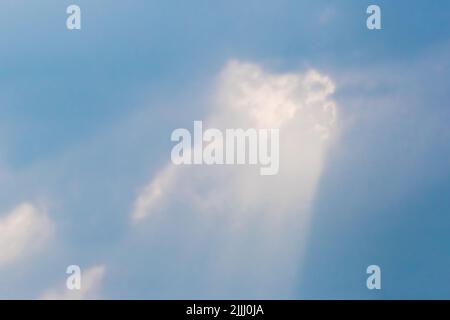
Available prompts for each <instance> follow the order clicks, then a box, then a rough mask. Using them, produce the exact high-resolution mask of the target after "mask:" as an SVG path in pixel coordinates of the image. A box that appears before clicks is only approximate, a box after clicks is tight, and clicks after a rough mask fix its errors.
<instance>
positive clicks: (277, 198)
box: [131, 61, 337, 295]
mask: <svg viewBox="0 0 450 320" xmlns="http://www.w3.org/2000/svg"><path fill="white" fill-rule="evenodd" d="M334 90H335V86H334V83H333V81H332V80H331V79H330V78H329V77H327V76H326V75H323V74H321V73H319V72H318V71H315V70H309V71H306V72H304V73H288V74H273V73H270V72H267V71H265V70H264V69H263V68H261V67H260V66H258V65H256V64H251V63H244V62H239V61H231V62H229V63H228V64H227V65H226V66H225V68H224V69H223V71H222V73H221V74H220V76H219V78H218V81H217V86H216V88H215V92H214V95H213V99H212V100H213V101H212V108H211V113H210V115H209V116H208V117H207V119H206V121H204V126H205V127H210V128H219V129H226V128H244V129H246V128H256V129H259V128H277V129H279V130H280V171H279V174H278V175H275V176H270V177H268V176H260V175H259V174H258V173H257V170H256V169H255V168H254V167H250V166H191V167H189V166H175V165H173V164H171V163H170V162H169V163H167V165H166V166H165V167H164V168H162V169H161V170H160V171H159V172H157V173H156V174H155V176H154V178H153V179H152V180H151V181H150V182H149V183H148V185H147V186H145V187H144V188H143V189H142V192H141V193H140V194H139V195H138V197H137V200H136V202H135V205H134V210H133V212H132V213H131V217H132V219H133V220H134V221H135V222H140V221H143V220H146V219H148V221H149V223H152V217H154V216H155V215H165V216H166V217H167V219H168V220H169V221H170V219H171V217H170V215H173V219H176V218H175V216H178V217H179V216H180V213H179V211H180V210H182V212H183V213H182V214H183V215H186V216H187V215H189V216H190V217H191V218H192V219H193V221H196V222H192V223H193V224H195V223H197V224H200V225H208V226H210V227H211V226H213V228H216V229H215V230H210V229H208V228H205V229H201V228H200V229H199V228H198V227H196V228H195V229H196V230H198V233H201V234H203V236H205V237H206V238H209V239H210V240H211V241H214V240H213V239H218V237H220V238H221V240H220V242H221V244H220V247H216V248H215V250H219V251H220V252H221V258H220V259H215V260H214V261H209V262H206V263H205V268H207V269H208V270H206V272H205V277H206V278H209V280H207V282H208V283H206V286H211V283H216V284H217V285H218V286H220V288H221V289H220V291H221V292H227V289H230V291H231V290H232V288H231V286H233V285H235V284H236V283H240V285H241V286H242V287H245V286H246V284H247V285H248V288H247V289H248V290H247V291H245V290H244V292H252V290H257V288H258V286H255V283H258V284H259V285H261V286H263V287H264V288H266V289H272V290H274V291H273V292H271V295H275V294H276V292H278V293H281V294H283V292H284V293H286V294H288V293H287V291H288V290H290V288H292V281H293V279H294V277H295V275H296V274H297V273H298V267H299V261H297V257H298V256H299V253H300V254H301V251H302V249H301V248H302V246H303V243H304V238H305V234H306V232H307V230H308V221H309V218H310V205H311V203H312V200H313V197H314V194H315V190H316V185H317V182H318V179H319V177H320V174H321V170H322V167H323V163H324V160H325V156H326V150H327V146H328V144H329V142H330V141H331V139H330V137H332V135H333V133H334V132H335V131H336V128H335V127H336V125H335V124H336V118H337V115H336V106H335V103H334V101H333V100H332V98H331V95H332V94H333V92H334ZM192 120H195V119H192ZM186 125H187V126H188V125H189V123H187V124H186ZM169 153H170V152H168V154H169ZM180 208H182V209H180ZM175 212H178V213H176V214H175ZM160 227H161V228H164V226H160ZM189 227H190V226H186V228H189ZM192 228H194V227H193V226H192ZM174 236H175V237H177V235H174ZM180 240H181V242H184V243H189V241H190V240H189V239H187V238H186V239H180ZM199 250H200V248H199ZM274 272H276V276H274V275H273V274H274ZM224 275H227V276H228V277H232V278H233V280H232V281H223V279H224ZM250 275H251V276H250ZM274 277H275V280H274ZM218 283H220V284H218ZM222 289H223V290H222ZM281 291H283V292H281Z"/></svg>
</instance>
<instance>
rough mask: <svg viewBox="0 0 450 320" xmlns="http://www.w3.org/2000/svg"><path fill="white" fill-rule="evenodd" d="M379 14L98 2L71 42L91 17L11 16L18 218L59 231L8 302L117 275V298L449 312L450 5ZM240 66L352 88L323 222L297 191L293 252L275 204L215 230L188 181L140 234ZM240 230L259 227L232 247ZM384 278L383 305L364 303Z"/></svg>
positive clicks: (342, 8)
mask: <svg viewBox="0 0 450 320" xmlns="http://www.w3.org/2000/svg"><path fill="white" fill-rule="evenodd" d="M373 3H376V4H378V5H379V6H380V7H381V10H382V26H383V29H382V30H379V31H369V30H368V29H367V28H366V18H367V15H366V13H365V11H366V8H367V6H368V5H369V4H372V2H369V1H356V0H355V1H351V0H345V1H339V2H337V1H289V0H281V1H219V2H215V3H214V4H213V3H212V2H211V1H190V2H186V1H164V2H163V1H138V0H136V1H132V2H131V3H128V2H118V1H115V2H113V3H112V2H111V1H100V0H98V1H83V0H79V1H76V4H78V5H79V6H80V7H81V10H82V29H81V30H79V31H69V30H67V29H66V27H65V22H66V21H65V20H66V17H67V15H66V13H65V11H66V8H67V6H68V5H69V4H72V2H69V1H56V0H54V1H51V0H45V1H40V2H39V3H37V2H36V3H35V2H32V1H22V0H17V1H12V0H11V1H10V0H6V1H3V2H2V4H1V5H0V6H1V7H2V8H1V10H0V38H1V39H2V41H1V42H0V215H1V216H0V219H1V218H5V217H7V216H8V215H11V214H19V213H20V212H22V211H21V210H23V211H26V209H24V208H22V209H20V204H23V203H29V204H31V205H32V206H33V208H34V209H35V211H36V212H38V213H39V214H41V215H45V216H46V217H47V218H48V219H49V221H51V222H49V223H43V224H42V225H43V226H44V227H41V229H39V230H41V231H42V230H43V229H44V230H45V232H46V233H48V237H49V239H51V240H48V241H46V242H45V243H44V244H43V245H42V246H40V247H39V248H36V249H33V250H31V249H30V248H31V247H32V246H30V245H27V246H26V248H27V249H24V250H22V251H23V252H25V251H33V252H30V254H28V253H27V254H26V255H25V254H23V255H24V256H23V257H22V256H21V255H17V256H13V255H11V256H10V257H9V258H5V261H7V263H6V262H5V263H4V264H3V265H2V260H1V259H0V297H4V298H15V297H19V298H38V297H41V296H42V294H44V293H45V292H47V291H48V290H52V288H59V287H60V286H61V285H62V284H64V281H65V278H66V274H65V268H66V267H67V266H68V265H70V264H78V265H80V266H81V267H82V269H83V270H92V267H93V266H103V267H104V269H101V272H100V271H99V272H97V273H95V272H92V278H93V279H94V280H92V282H93V283H94V284H93V285H92V286H93V287H94V289H96V290H95V291H98V292H96V294H97V295H96V296H95V297H100V298H291V299H297V298H306V299H308V298H363V299H379V298H387V299H398V298H450V286H449V285H448V283H450V276H449V275H448V272H446V270H448V269H449V267H450V254H449V245H450V233H449V229H450V217H449V214H450V200H449V197H448V195H450V165H449V163H450V145H449V143H448V141H449V138H450V128H449V126H448V120H449V119H450V109H449V106H448V104H449V102H450V96H449V95H450V93H449V90H448V84H449V80H450V79H449V78H450V69H449V68H450V65H449V61H450V59H449V58H450V57H449V52H450V51H449V50H450V42H449V39H450V23H449V21H448V17H449V14H448V12H449V11H450V4H448V3H447V2H444V1H433V2H431V3H430V2H429V1H423V0H418V1H401V0H395V1H375V2H373ZM233 60H236V61H241V62H243V63H249V64H252V65H256V66H259V67H260V68H262V69H263V70H265V74H266V78H270V75H280V74H299V75H304V74H306V72H307V71H308V70H310V69H315V70H318V71H319V72H320V73H321V74H322V75H326V76H327V77H329V78H330V79H332V81H333V83H334V85H335V87H336V90H335V92H334V94H333V96H332V97H330V99H332V100H333V101H334V102H335V103H336V105H337V108H338V111H339V118H338V120H339V130H338V132H337V133H336V134H335V136H334V137H333V143H331V144H330V146H328V147H327V148H326V150H322V149H318V150H316V149H312V150H313V151H311V152H312V153H313V154H316V152H317V156H318V157H319V156H320V159H321V162H320V174H319V173H318V174H317V176H316V177H315V180H314V181H315V183H314V188H312V187H311V186H310V185H308V184H305V183H304V184H302V181H300V182H299V186H298V192H299V193H302V190H303V189H305V190H306V189H308V190H309V188H312V189H314V192H313V193H314V196H313V198H312V199H311V200H308V201H310V202H311V203H310V208H309V209H307V210H308V217H309V218H308V222H307V223H306V222H304V221H300V220H297V214H298V216H300V215H301V213H302V212H303V211H304V210H306V209H304V208H303V204H304V203H303V202H304V201H302V200H301V199H303V198H302V197H303V196H300V195H299V196H298V199H300V200H298V202H296V201H295V200H294V199H295V198H296V197H295V192H296V187H295V186H294V185H292V184H291V182H290V181H289V182H288V180H286V181H285V183H286V184H283V183H282V184H281V186H282V189H285V190H286V192H287V193H289V194H290V192H292V195H291V196H292V198H288V199H289V200H285V201H286V203H288V204H289V206H288V209H286V211H285V212H283V214H285V215H287V217H289V218H287V219H293V220H292V221H295V222H298V226H297V224H292V225H291V226H289V228H288V230H284V232H281V231H278V232H279V234H276V238H270V237H269V238H268V237H267V230H265V228H266V227H267V226H266V225H264V224H262V223H261V224H259V222H258V221H260V220H264V219H265V217H266V216H268V217H270V214H271V213H273V212H275V211H277V210H275V211H273V210H272V209H268V208H265V209H263V208H262V207H259V206H262V204H261V203H264V201H263V200H262V195H263V194H265V193H263V191H262V190H259V189H257V190H259V191H260V192H261V193H258V192H256V196H255V199H254V201H255V202H254V203H253V202H252V203H251V207H252V208H256V209H249V212H250V211H251V216H250V218H248V220H243V221H241V220H239V219H240V218H239V214H237V213H236V212H240V214H247V213H248V212H245V210H243V209H242V206H239V205H236V206H235V207H233V205H232V203H233V200H236V201H237V200H238V198H236V199H234V198H232V199H229V201H228V202H230V203H231V204H230V203H228V202H226V205H224V206H223V207H221V209H220V210H216V211H214V212H206V213H205V212H200V213H199V212H198V210H196V209H195V206H194V205H192V203H190V202H189V201H188V200H186V199H185V198H183V195H184V192H185V190H186V188H189V187H187V186H189V184H187V183H183V184H180V185H179V186H178V187H179V189H177V188H176V187H175V188H173V187H172V188H171V189H170V190H169V191H170V192H169V191H168V192H169V195H168V202H169V205H167V206H165V207H164V208H162V209H161V210H160V212H158V213H157V214H155V215H154V218H149V219H147V220H146V221H144V222H143V223H142V224H140V225H138V226H136V225H134V224H133V222H132V221H131V219H130V212H132V211H133V205H134V203H135V202H136V198H137V197H138V196H139V194H141V192H142V189H143V188H144V187H145V186H146V185H147V184H148V183H149V182H150V181H152V180H153V179H155V177H158V176H159V174H160V173H161V172H163V168H164V167H165V165H166V163H167V162H168V161H169V160H170V151H171V147H172V143H171V141H170V134H171V132H172V131H173V130H174V129H176V128H179V127H188V128H190V126H191V125H192V122H193V121H194V120H198V119H207V118H209V117H211V115H213V116H214V114H215V113H214V112H215V111H214V110H213V107H212V106H211V101H212V100H214V97H215V96H216V93H217V92H218V91H221V90H225V89H226V88H225V89H224V88H223V85H222V87H221V83H220V81H219V83H218V80H217V77H218V75H219V74H221V73H223V72H225V73H226V72H227V70H229V69H227V65H228V63H229V61H233ZM243 65H244V64H242V65H241V66H243ZM218 88H219V89H218ZM303 139H305V138H303ZM299 140H300V142H299V146H306V145H307V142H308V141H306V142H305V141H304V140H302V138H299ZM289 141H291V143H292V141H295V140H289ZM294 143H295V142H294ZM302 143H305V145H303V144H302ZM289 148H291V149H292V150H294V151H293V154H291V156H293V157H299V161H300V162H301V159H303V158H302V157H303V153H302V149H301V148H300V147H299V148H296V146H295V145H294V144H293V145H290V146H289ZM305 150H309V149H305ZM300 162H299V163H300ZM289 168H290V167H289ZM300 169H301V168H299V170H300ZM191 174H193V175H194V173H188V176H187V177H191V178H192V177H193V176H190V175H191ZM203 175H205V173H203V172H200V173H198V174H195V177H199V176H201V177H203ZM163 176H164V175H163ZM202 179H203V178H202ZM206 180H207V179H206ZM192 181H193V187H192V188H193V189H195V187H196V186H197V187H198V189H200V191H199V196H200V197H201V198H202V199H203V200H204V201H207V200H208V199H206V198H207V197H208V193H206V192H203V193H202V192H201V188H202V187H203V186H204V185H203V182H201V183H200V182H196V181H197V180H192ZM202 181H203V180H202ZM283 181H284V180H282V181H281V182H283ZM250 182H251V183H256V184H260V183H261V180H249V183H250ZM196 183H197V184H196ZM207 183H211V185H213V186H215V185H217V184H219V185H221V184H225V182H224V181H223V180H220V179H219V178H217V179H216V180H214V179H213V180H212V181H209V180H208V182H207ZM227 183H228V182H227ZM251 183H250V184H251ZM316 184H317V185H316ZM207 185H208V186H210V185H209V184H207ZM312 189H311V190H312ZM219 190H222V189H219ZM260 198H261V201H260V200H258V199H260ZM274 198H276V197H275V196H274ZM276 199H278V198H276ZM279 199H284V198H279ZM305 199H306V198H305ZM308 199H309V198H308ZM247 200H248V199H247ZM239 201H243V200H242V199H240V198H239ZM248 201H250V200H248ZM237 203H238V202H237ZM28 209H29V208H28ZM28 209H27V210H28ZM29 210H31V209H29ZM241 210H243V211H244V212H241ZM252 210H253V211H252ZM271 210H272V211H273V212H272V211H271ZM35 211H33V212H35ZM206 211H208V210H206ZM43 212H45V214H44V213H43ZM217 212H219V213H217ZM215 213H217V215H214V214H215ZM36 214H37V213H36ZM205 214H207V215H208V218H207V219H205V218H204V215H205ZM248 214H250V213H248ZM258 214H261V216H259V215H258ZM228 215H229V216H231V215H232V216H233V218H232V221H238V220H239V221H240V223H241V224H242V226H243V227H241V228H240V229H238V231H233V232H231V231H230V230H228V229H227V227H228V224H227V223H230V225H231V222H229V220H227V219H231V218H226V217H228ZM235 216H236V217H238V218H236V217H235ZM152 217H153V216H152ZM246 217H247V216H246ZM2 221H6V220H2ZM264 221H265V220H264ZM286 221H291V220H286ZM268 223H269V224H270V223H271V222H270V221H269V222H268ZM0 225H1V224H0ZM297 227H298V229H297ZM211 229H213V230H214V232H213V233H211ZM33 230H34V229H33ZM50 230H51V231H50ZM233 230H234V229H233ZM27 234H32V232H30V233H27ZM300 234H301V237H300ZM231 237H232V239H230V238H231ZM25 238H26V237H25ZM3 239H8V238H6V237H4V238H3ZM14 239H15V238H14ZM32 239H33V238H32ZM267 239H269V240H267ZM274 239H276V240H274ZM4 241H5V240H4ZM28 241H30V240H29V239H28ZM273 242H276V245H273V246H272V247H271V245H272V244H273ZM4 245H6V244H1V243H0V246H4ZM230 248H231V249H230ZM233 248H241V249H239V250H237V249H236V250H234V249H233ZM28 249H30V250H28ZM244 249H245V250H244ZM284 249H286V250H284ZM226 250H229V251H230V252H232V254H231V253H229V254H230V255H229V256H227V255H226V254H225V253H224V251H226ZM250 252H253V254H249V253H250ZM224 260H226V261H224ZM274 261H279V263H275V262H274ZM370 264H378V265H380V267H381V268H382V283H383V288H382V290H381V291H369V290H367V288H366V287H365V279H366V277H367V275H366V273H365V268H366V267H367V266H368V265H370ZM262 265H264V266H265V267H262ZM98 270H100V269H98ZM96 274H97V275H98V274H101V277H100V278H101V279H96V276H95V275H96ZM285 274H289V275H290V276H289V277H287V276H284V275H285ZM243 279H244V281H243ZM55 290H56V291H58V290H60V289H58V290H57V289H55ZM58 292H59V291H58Z"/></svg>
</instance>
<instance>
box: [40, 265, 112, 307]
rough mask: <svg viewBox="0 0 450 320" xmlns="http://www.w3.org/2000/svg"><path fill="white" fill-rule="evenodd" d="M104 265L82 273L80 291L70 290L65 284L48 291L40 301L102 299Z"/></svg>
mask: <svg viewBox="0 0 450 320" xmlns="http://www.w3.org/2000/svg"><path fill="white" fill-rule="evenodd" d="M105 272H106V267H105V266H104V265H97V266H93V267H91V268H89V269H87V270H85V271H82V272H81V288H80V290H69V289H68V288H67V287H66V285H65V283H64V285H62V286H61V287H60V288H58V289H50V290H47V291H46V292H45V293H44V294H42V296H41V297H40V299H43V300H93V299H99V298H100V290H101V285H102V282H103V278H104V276H105Z"/></svg>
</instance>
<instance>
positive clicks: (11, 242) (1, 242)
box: [0, 203, 54, 267]
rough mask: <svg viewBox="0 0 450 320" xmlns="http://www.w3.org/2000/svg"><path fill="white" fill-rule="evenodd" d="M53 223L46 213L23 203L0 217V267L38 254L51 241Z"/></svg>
mask: <svg viewBox="0 0 450 320" xmlns="http://www.w3.org/2000/svg"><path fill="white" fill-rule="evenodd" d="M53 233H54V223H53V222H52V221H51V219H50V218H49V217H48V215H47V213H46V212H45V211H44V210H42V209H39V208H37V207H35V206H33V205H32V204H30V203H23V204H21V205H19V206H17V207H16V208H15V209H13V210H12V211H11V212H9V213H7V214H6V215H3V216H1V217H0V267H1V266H3V265H7V264H9V263H12V262H15V261H16V260H18V259H20V258H23V257H26V256H29V255H32V254H33V253H36V252H38V251H39V250H40V249H42V247H43V246H45V244H46V243H48V241H49V240H50V239H51V237H52V236H53Z"/></svg>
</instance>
